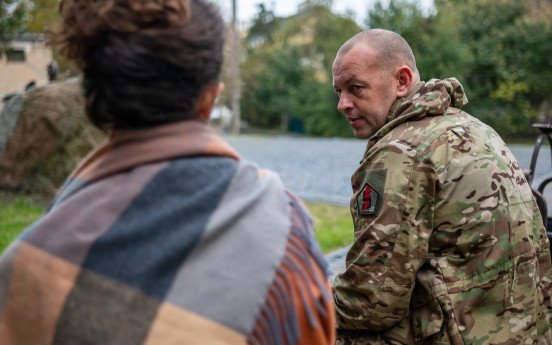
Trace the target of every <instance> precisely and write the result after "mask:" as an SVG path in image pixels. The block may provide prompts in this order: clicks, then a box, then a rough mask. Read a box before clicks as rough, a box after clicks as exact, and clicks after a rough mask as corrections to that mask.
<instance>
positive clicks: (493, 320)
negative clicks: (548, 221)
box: [334, 79, 552, 345]
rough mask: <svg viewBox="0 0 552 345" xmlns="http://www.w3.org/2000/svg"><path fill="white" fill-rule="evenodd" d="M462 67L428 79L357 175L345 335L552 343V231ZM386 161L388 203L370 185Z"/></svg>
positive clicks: (342, 313)
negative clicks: (475, 113) (458, 75)
mask: <svg viewBox="0 0 552 345" xmlns="http://www.w3.org/2000/svg"><path fill="white" fill-rule="evenodd" d="M466 103H467V99H466V97H465V95H464V92H463V89H462V86H461V85H460V83H459V82H458V81H457V80H456V79H446V80H431V81H429V82H426V83H419V84H417V85H416V86H415V87H414V88H413V90H412V91H411V93H410V94H409V95H407V96H406V97H405V98H401V99H398V100H397V101H396V102H395V104H394V105H393V107H392V109H391V115H390V118H389V121H388V123H387V124H386V125H385V126H384V127H383V128H381V130H380V131H379V132H378V133H376V135H375V136H374V137H372V138H371V139H370V141H369V143H368V148H367V151H366V153H365V156H364V159H363V161H362V162H361V165H360V167H359V168H358V170H357V171H356V172H355V173H354V175H353V177H352V185H353V189H354V191H355V195H354V196H353V198H352V200H351V212H352V214H353V218H354V225H355V234H354V238H355V241H354V244H353V246H352V248H351V250H350V251H349V253H348V255H347V259H346V270H345V271H344V272H343V273H341V274H340V275H338V276H337V277H336V279H335V282H334V300H335V304H336V309H337V310H336V313H337V323H338V333H339V335H338V344H449V343H450V344H478V345H482V344H525V345H529V344H541V343H542V344H550V343H552V337H551V331H550V329H551V311H552V302H551V300H550V294H551V287H552V271H551V261H550V254H549V249H548V248H549V243H548V239H547V237H546V233H545V230H544V227H543V225H542V219H541V216H540V213H539V211H538V208H537V205H536V203H535V201H534V199H533V197H532V193H531V190H530V187H529V185H528V183H527V181H526V179H525V177H524V175H523V173H522V171H521V170H520V167H519V165H518V164H517V162H516V160H515V158H514V157H513V156H512V154H511V152H510V151H509V150H508V148H507V147H506V145H505V144H504V142H503V141H502V140H501V139H500V137H499V136H498V135H497V133H496V132H495V131H494V130H493V129H491V128H490V127H488V126H486V125H485V124H483V123H482V122H480V121H479V120H477V119H475V118H474V117H472V116H470V115H468V114H467V113H465V112H462V111H460V110H459V109H460V108H461V107H462V106H463V105H465V104H466ZM373 170H378V171H381V170H384V171H386V175H385V176H386V180H385V190H384V196H383V207H382V208H381V210H380V212H378V213H377V214H376V215H373V216H362V215H359V213H358V205H357V202H358V200H359V199H358V193H360V192H362V187H363V186H364V185H365V184H366V183H368V184H370V185H373V184H374V183H375V182H376V181H373V179H374V177H373V176H374V174H370V173H369V172H370V171H373Z"/></svg>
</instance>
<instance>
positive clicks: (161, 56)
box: [0, 0, 335, 345]
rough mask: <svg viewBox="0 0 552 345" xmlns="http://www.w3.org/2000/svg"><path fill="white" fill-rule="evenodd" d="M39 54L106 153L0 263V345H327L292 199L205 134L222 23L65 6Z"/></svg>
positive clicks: (305, 220) (121, 7)
mask: <svg viewBox="0 0 552 345" xmlns="http://www.w3.org/2000/svg"><path fill="white" fill-rule="evenodd" d="M60 11H61V15H62V25H61V28H60V29H59V30H58V31H57V32H56V33H55V34H54V35H53V37H52V42H53V44H54V45H55V46H56V47H58V48H59V49H60V51H61V52H63V53H64V54H65V55H66V56H67V57H69V58H70V59H72V60H73V61H75V62H76V63H77V65H78V66H79V67H80V68H81V69H82V72H83V88H84V95H85V100H86V113H87V116H88V117H89V119H90V120H91V121H92V122H93V123H94V124H95V125H96V126H98V127H99V128H102V129H104V130H106V131H108V132H109V139H108V141H107V142H106V143H105V144H104V145H102V146H101V147H99V148H98V149H96V150H95V151H93V152H92V153H91V154H90V155H89V156H88V157H86V158H85V159H84V160H83V161H82V162H81V163H80V165H79V166H78V167H77V168H76V169H75V171H74V172H73V173H72V175H71V176H70V177H69V178H68V179H67V181H66V182H65V184H64V186H63V187H62V188H61V191H60V192H59V194H58V195H57V197H56V198H55V199H54V201H53V203H52V205H51V206H50V208H49V210H48V211H47V212H46V214H45V215H44V216H43V217H42V218H41V219H40V220H39V221H38V222H37V223H35V224H34V225H33V226H32V227H30V228H29V229H28V230H27V231H26V232H25V233H24V234H23V235H22V236H21V237H20V238H18V239H17V240H16V241H15V242H14V243H13V244H12V245H11V246H10V247H9V248H8V249H7V251H6V252H5V253H4V254H3V256H2V257H1V258H0V343H2V345H15V344H26V345H28V344H58V345H59V344H109V345H116V344H124V345H133V344H148V345H154V344H164V345H165V344H229V345H232V344H289V345H292V344H332V343H333V342H334V338H335V329H334V321H335V320H334V317H335V312H334V310H333V303H332V297H331V290H330V287H329V284H328V281H327V277H326V264H325V261H324V258H323V256H322V254H321V252H320V249H319V247H318V244H317V243H316V241H315V238H314V235H313V230H312V221H311V218H310V216H309V215H308V213H307V211H306V210H305V208H304V207H303V206H302V203H301V201H300V200H299V199H298V198H297V197H295V196H294V195H293V194H292V193H291V192H289V191H288V190H287V189H286V188H285V187H284V186H283V184H282V182H281V180H280V178H279V177H278V176H277V175H276V174H275V173H273V172H270V171H265V170H261V169H259V168H258V167H257V166H256V165H254V164H252V163H249V162H247V161H245V160H243V159H241V158H240V156H239V154H238V153H237V152H236V151H234V150H233V149H232V148H231V147H230V146H229V145H228V144H226V143H225V142H224V141H223V140H222V139H221V138H220V137H218V136H217V135H216V134H215V133H214V132H213V131H212V130H211V129H210V128H209V126H208V120H209V116H210V113H211V110H212V108H213V104H214V102H215V100H216V98H217V96H218V95H219V93H220V91H221V90H222V84H221V83H220V81H219V74H220V71H221V65H222V61H223V44H224V23H223V21H222V19H221V17H220V14H219V13H218V10H217V9H216V8H215V7H214V6H213V5H212V4H211V3H210V2H208V1H206V0H95V1H91V0H64V1H62V3H61V6H60Z"/></svg>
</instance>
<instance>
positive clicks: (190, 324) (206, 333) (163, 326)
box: [145, 303, 246, 345]
mask: <svg viewBox="0 0 552 345" xmlns="http://www.w3.org/2000/svg"><path fill="white" fill-rule="evenodd" d="M179 344H186V345H205V344H209V345H243V344H246V337H245V336H244V335H243V334H241V333H238V332H236V331H234V330H232V329H230V328H228V327H226V326H224V325H221V324H219V323H216V322H214V321H211V320H209V319H206V318H204V317H202V316H200V315H197V314H195V313H192V312H190V311H187V310H185V309H181V308H178V307H176V306H173V305H171V304H168V303H164V304H163V305H162V306H161V307H160V309H159V313H158V314H157V317H156V319H155V322H154V324H153V326H152V328H151V330H150V333H149V335H148V338H147V340H146V342H145V345H179Z"/></svg>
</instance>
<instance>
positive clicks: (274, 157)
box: [225, 136, 552, 211]
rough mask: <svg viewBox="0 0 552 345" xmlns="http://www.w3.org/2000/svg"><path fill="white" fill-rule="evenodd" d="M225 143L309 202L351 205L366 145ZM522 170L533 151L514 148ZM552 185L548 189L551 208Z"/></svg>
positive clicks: (283, 139)
mask: <svg viewBox="0 0 552 345" xmlns="http://www.w3.org/2000/svg"><path fill="white" fill-rule="evenodd" d="M225 139H226V140H227V141H228V142H229V143H230V144H231V145H232V146H233V147H234V148H236V149H237V150H238V152H240V154H241V155H242V156H243V157H244V158H246V159H248V160H251V161H254V162H256V163H257V164H258V165H259V166H261V167H262V168H266V169H270V170H274V171H276V172H278V173H279V174H280V176H281V177H282V179H283V181H284V183H285V184H286V186H287V187H288V188H289V189H290V190H292V191H293V192H294V193H296V194H297V195H299V196H300V197H302V198H303V199H306V200H311V201H322V202H327V203H331V204H337V205H348V204H349V199H350V197H351V193H352V190H351V184H350V179H351V174H352V173H353V171H354V170H355V169H356V167H357V166H358V164H359V162H360V159H361V158H362V155H363V153H364V150H365V146H366V141H361V140H356V139H335V138H322V139H321V138H305V137H289V136H275V137H262V136H239V137H238V136H225ZM510 149H511V150H512V152H513V153H514V155H515V156H516V158H517V159H518V161H519V164H520V166H521V167H522V168H528V167H529V164H530V161H531V155H532V152H533V147H532V146H530V145H528V146H520V145H511V146H510ZM536 170H537V173H536V175H535V182H536V183H538V182H539V180H540V179H542V177H543V176H544V174H546V173H552V168H551V154H550V149H549V147H548V146H544V147H543V148H542V149H541V152H540V154H539V163H538V164H537V169H536ZM548 189H551V190H552V184H551V186H550V188H547V191H546V192H548V193H546V194H550V195H549V196H550V198H549V200H550V202H549V204H551V207H552V191H548ZM551 211H552V209H551Z"/></svg>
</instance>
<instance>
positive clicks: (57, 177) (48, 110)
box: [0, 78, 105, 194]
mask: <svg viewBox="0 0 552 345" xmlns="http://www.w3.org/2000/svg"><path fill="white" fill-rule="evenodd" d="M104 137H105V134H104V133H102V132H101V131H99V130H98V129H96V128H95V127H93V126H92V125H91V124H90V123H89V121H88V120H87V119H86V116H85V114H84V98H83V97H82V94H81V86H80V79H78V78H73V79H68V80H65V81H61V82H56V83H52V84H49V85H47V86H44V87H40V88H37V89H34V90H31V91H28V92H25V93H23V94H19V95H16V96H14V97H12V98H11V99H9V100H8V101H7V103H6V104H5V106H4V108H3V110H2V111H1V112H0V190H13V191H20V192H28V193H48V194H53V193H54V192H55V191H56V189H57V188H58V187H59V186H60V185H61V183H62V182H63V180H64V179H65V177H67V175H68V174H69V173H70V172H71V170H72V169H73V168H74V167H75V165H76V164H77V163H78V161H79V160H80V159H81V158H82V157H83V156H84V155H86V153H87V152H89V151H90V150H91V149H92V148H93V147H94V146H96V145H97V144H99V143H100V142H101V141H102V140H103V138H104Z"/></svg>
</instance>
